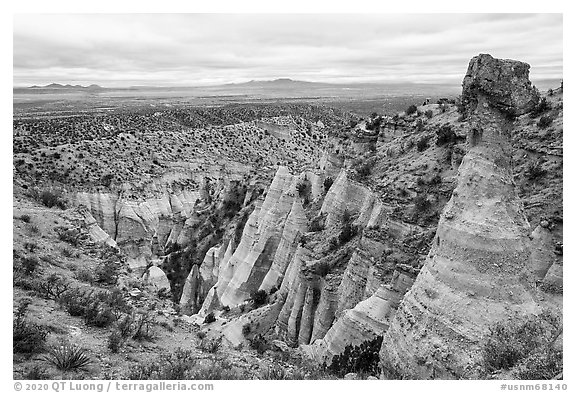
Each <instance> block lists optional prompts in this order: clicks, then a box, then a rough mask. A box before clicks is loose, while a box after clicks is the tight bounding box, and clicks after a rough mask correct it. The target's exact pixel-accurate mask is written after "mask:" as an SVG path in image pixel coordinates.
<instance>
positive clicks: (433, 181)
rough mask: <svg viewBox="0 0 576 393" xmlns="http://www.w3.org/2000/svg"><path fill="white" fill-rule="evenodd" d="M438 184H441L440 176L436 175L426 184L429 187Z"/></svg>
mask: <svg viewBox="0 0 576 393" xmlns="http://www.w3.org/2000/svg"><path fill="white" fill-rule="evenodd" d="M440 183H442V176H440V175H438V174H436V175H434V177H432V179H430V181H429V182H428V184H429V185H431V186H434V185H438V184H440Z"/></svg>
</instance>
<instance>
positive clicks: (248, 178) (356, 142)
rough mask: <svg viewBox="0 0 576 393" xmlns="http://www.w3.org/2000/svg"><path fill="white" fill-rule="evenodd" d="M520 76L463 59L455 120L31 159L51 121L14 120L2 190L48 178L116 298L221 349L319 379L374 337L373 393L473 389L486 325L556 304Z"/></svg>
mask: <svg viewBox="0 0 576 393" xmlns="http://www.w3.org/2000/svg"><path fill="white" fill-rule="evenodd" d="M528 69H529V66H528V65H527V64H525V63H521V62H516V61H511V60H498V59H494V58H492V57H490V56H489V55H480V56H478V57H475V58H474V59H472V61H471V62H470V66H469V69H468V71H467V74H466V76H465V78H464V82H463V94H462V100H461V104H457V103H455V102H454V103H450V102H449V101H448V100H444V101H441V102H439V103H437V104H427V105H423V106H419V107H417V108H416V110H415V111H407V113H401V114H398V115H396V116H394V117H386V116H371V117H370V118H368V119H365V120H363V121H361V122H357V121H354V122H350V121H349V120H350V118H351V117H350V116H347V115H346V116H345V115H342V114H336V113H332V112H330V111H329V110H327V109H325V110H315V111H312V113H309V108H308V107H307V106H304V107H300V108H298V111H300V115H297V114H295V113H294V110H295V108H294V107H292V106H291V107H290V108H289V110H287V112H286V111H285V110H283V109H279V108H272V109H270V108H268V109H266V108H258V110H257V111H255V112H254V113H252V112H249V113H245V112H242V116H241V117H242V119H243V120H244V121H240V122H235V123H234V122H233V121H231V123H233V124H228V125H221V124H218V123H219V122H220V120H218V121H216V123H215V124H213V125H204V124H201V126H202V127H201V128H200V129H198V128H194V127H196V126H199V124H198V123H197V121H199V120H198V119H197V115H198V114H197V113H195V112H182V111H175V112H171V111H168V112H164V113H161V114H159V115H156V114H155V115H152V116H151V117H150V116H149V115H146V116H144V118H145V121H144V120H142V119H140V118H139V117H138V116H136V118H137V119H139V120H137V122H136V124H140V123H139V122H140V121H144V123H145V124H148V123H147V122H148V121H149V123H150V124H148V125H147V126H146V127H147V128H146V129H145V130H143V131H142V130H137V129H132V127H133V126H134V124H135V123H134V122H135V121H136V120H134V118H131V119H124V120H122V121H117V123H116V124H117V125H116V126H114V127H112V128H110V124H109V123H111V120H112V119H113V117H111V118H106V119H104V120H103V121H102V122H101V123H98V124H101V125H102V124H105V125H106V127H104V130H106V131H105V132H103V136H105V137H102V138H99V137H97V138H94V140H85V139H83V138H82V135H81V134H78V133H77V132H75V131H73V130H75V129H76V128H75V127H71V128H70V129H71V130H72V131H70V133H71V135H72V137H73V138H72V139H71V141H72V143H70V144H60V143H59V142H58V140H52V139H50V138H52V137H50V136H46V138H48V139H47V140H45V141H44V142H43V143H44V145H43V146H38V147H36V148H34V149H32V150H30V149H29V148H28V147H26V146H24V147H23V146H22V144H23V143H24V142H26V141H29V136H30V135H29V130H31V129H35V127H36V128H38V127H40V128H42V127H46V124H48V123H50V124H52V123H51V122H54V121H55V120H43V121H42V122H39V123H38V124H36V125H35V124H34V122H31V123H30V124H29V123H28V122H24V123H22V122H18V123H17V124H16V125H15V128H16V129H17V137H18V138H17V140H18V141H19V143H18V144H17V150H16V151H15V153H16V154H15V157H14V159H15V164H14V165H15V166H14V171H15V189H16V190H17V191H18V192H21V193H26V194H28V195H32V196H34V195H35V196H36V197H38V193H39V192H40V191H41V190H36V188H35V187H32V186H31V183H30V181H31V179H36V178H39V177H42V175H43V174H49V173H52V172H54V173H60V174H64V178H62V179H57V178H56V177H54V176H48V179H50V182H49V183H48V186H52V187H54V186H55V185H57V186H59V187H60V188H62V189H63V190H64V191H65V195H67V196H68V199H69V201H70V202H71V204H72V205H73V206H74V209H75V210H74V211H75V214H77V216H78V217H80V218H81V222H80V224H81V227H82V230H83V231H85V233H87V234H88V235H89V236H90V238H91V239H92V241H94V242H98V243H107V244H108V245H110V246H111V247H114V248H117V249H118V250H120V252H121V255H123V257H124V258H125V265H126V268H127V270H126V276H124V277H121V279H119V287H121V288H124V289H125V290H131V291H133V289H130V288H132V287H131V284H130V282H131V280H132V279H134V278H142V279H143V280H144V282H145V283H146V285H148V286H149V287H150V288H153V289H152V290H153V292H155V294H156V296H159V297H162V296H165V295H166V293H167V292H169V293H170V294H171V299H172V301H173V307H174V309H175V310H177V312H179V314H180V315H182V321H184V322H187V323H189V324H191V325H197V326H200V329H201V330H202V334H207V335H209V336H211V337H213V338H218V337H223V338H224V339H225V340H224V342H225V345H227V346H228V347H229V348H241V347H242V346H250V347H252V348H258V351H260V350H262V348H265V347H266V345H268V344H270V343H274V344H273V346H274V347H276V348H282V349H281V351H283V352H284V353H298V354H300V355H302V356H306V357H308V358H310V359H312V360H313V361H314V362H315V363H316V364H325V365H327V366H330V364H331V363H332V362H333V360H334V359H336V357H337V356H341V355H342V354H344V353H349V350H350V348H354V347H360V346H362V345H364V344H366V343H368V342H372V341H373V340H374V339H379V340H382V341H381V342H382V344H381V348H379V351H377V352H379V355H380V366H381V370H382V375H381V376H382V377H384V378H418V379H422V378H478V377H481V376H484V374H482V369H481V363H482V348H483V347H482V346H483V345H484V343H485V341H486V340H485V339H486V337H487V335H488V334H489V332H490V331H491V328H492V327H493V326H494V324H495V323H497V322H499V321H504V320H507V319H509V318H511V316H518V317H522V316H525V315H531V314H535V313H537V312H539V311H540V310H543V309H547V308H556V309H558V308H559V307H561V303H562V295H561V292H562V285H563V284H562V264H563V263H562V199H561V198H562V192H561V191H562V173H561V167H562V144H561V142H560V143H559V142H558V140H560V141H561V134H562V130H561V127H562V91H561V89H559V90H557V91H551V92H549V93H548V95H547V99H548V101H545V102H544V101H543V97H541V96H540V95H539V93H538V92H537V91H536V90H535V89H534V88H533V87H532V85H531V84H530V81H529V79H528ZM235 110H238V108H236V109H235ZM214 111H215V112H214V114H215V115H218V113H219V112H218V110H214ZM298 111H296V112H298ZM408 112H409V113H408ZM208 113H210V112H208ZM231 113H236V112H234V111H232V112H231ZM261 113H266V114H267V115H268V116H260V114H261ZM220 115H221V114H220ZM220 115H218V116H220ZM271 115H277V116H271ZM537 117H539V118H540V120H539V121H538V122H536V120H535V119H536V118H537ZM206 118H210V116H208V115H207V114H206V113H203V114H202V116H201V119H202V121H206ZM547 118H549V122H548V120H546V119H547ZM542 119H544V120H542ZM100 120H102V119H100ZM233 120H234V119H233ZM78 121H80V120H75V121H74V124H77V122H78ZM124 121H127V124H129V125H130V127H128V128H129V129H125V130H124V131H128V132H120V131H123V128H122V127H126V126H125V125H124ZM47 122H48V123H47ZM223 122H224V124H227V122H228V120H226V121H223ZM80 123H81V124H84V125H83V126H85V123H83V122H82V121H80ZM545 123H546V125H545ZM89 124H92V123H89ZM52 126H53V124H52ZM164 126H166V127H169V128H168V129H167V130H163V129H162V127H164ZM117 127H119V128H117ZM100 131H101V130H100ZM132 131H133V132H132ZM44 134H46V133H45V132H43V133H42V135H44ZM47 135H48V134H47ZM77 139H78V140H77ZM118 146H121V148H118ZM126 146H128V147H130V146H132V147H134V148H135V149H137V150H138V151H139V152H140V154H139V156H138V157H136V156H134V155H133V154H132V153H130V154H129V155H128V156H126V157H123V155H124V156H125V155H126V151H125V147H126ZM175 147H178V150H176V151H175V150H174V149H175ZM42 154H44V155H42ZM79 154H82V155H83V157H84V158H85V157H86V156H90V157H92V155H93V156H94V157H100V158H99V160H102V161H105V159H107V160H110V163H111V165H112V166H110V168H107V169H105V168H103V166H100V165H94V164H93V163H92V164H90V163H86V162H82V160H83V158H80V156H79ZM137 155H138V154H137ZM50 157H51V158H52V159H49V158H50ZM101 157H104V158H105V159H103V158H101ZM78 160H80V161H78ZM85 161H88V162H91V161H90V159H89V160H85ZM79 162H80V163H79ZM124 162H126V163H128V164H123V163H124ZM75 165H76V166H77V168H75ZM119 165H120V166H122V168H119V167H118V166H119ZM63 168H64V169H66V168H67V169H66V170H64V169H63ZM68 169H69V170H68ZM109 171H111V172H109ZM107 173H113V174H114V176H112V177H109V176H107V175H106V174H107ZM52 189H54V188H52ZM263 303H268V304H263ZM211 320H213V322H207V321H211ZM378 343H379V341H378ZM183 345H185V344H183ZM379 345H380V344H379ZM289 347H293V348H298V349H289ZM340 360H341V359H340ZM370 373H372V374H375V371H374V370H373V369H372V370H371V371H370Z"/></svg>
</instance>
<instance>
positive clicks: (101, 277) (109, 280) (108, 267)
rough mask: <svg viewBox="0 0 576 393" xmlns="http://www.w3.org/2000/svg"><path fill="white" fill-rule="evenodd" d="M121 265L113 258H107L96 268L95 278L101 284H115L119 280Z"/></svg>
mask: <svg viewBox="0 0 576 393" xmlns="http://www.w3.org/2000/svg"><path fill="white" fill-rule="evenodd" d="M119 274H120V265H119V263H117V262H116V261H114V260H112V259H106V260H104V261H102V262H101V263H99V264H98V266H97V267H96V269H94V279H95V281H96V282H97V283H99V284H105V285H115V284H116V283H117V282H118V276H119Z"/></svg>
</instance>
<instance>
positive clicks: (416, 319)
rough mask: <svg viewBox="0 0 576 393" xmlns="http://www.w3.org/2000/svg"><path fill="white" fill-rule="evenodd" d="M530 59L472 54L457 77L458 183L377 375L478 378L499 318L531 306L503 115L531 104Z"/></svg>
mask: <svg viewBox="0 0 576 393" xmlns="http://www.w3.org/2000/svg"><path fill="white" fill-rule="evenodd" d="M528 70H529V65H528V64H526V63H521V62H518V61H513V60H498V59H494V58H492V57H491V56H489V55H480V56H477V57H474V58H473V59H472V60H471V62H470V65H469V67H468V72H467V73H466V77H465V78H464V82H463V93H462V96H463V98H464V104H465V109H466V111H467V113H468V114H469V121H470V122H471V123H472V124H471V125H472V127H471V128H472V130H473V131H472V133H471V134H470V135H469V137H468V143H469V145H470V150H469V151H468V153H467V154H466V156H465V157H464V159H463V161H462V164H461V166H460V168H459V174H458V186H457V187H456V189H455V190H454V192H453V194H452V198H451V200H450V201H449V202H448V204H447V205H446V207H445V209H444V212H443V215H442V217H441V219H440V221H439V224H438V229H437V233H436V237H435V239H434V244H433V246H432V249H431V250H430V253H429V255H428V258H427V260H426V263H425V265H424V267H423V269H422V271H421V273H420V274H419V276H418V277H417V279H416V281H415V283H414V285H413V287H412V289H411V290H410V291H409V292H408V293H407V294H406V296H405V297H404V299H403V301H402V304H401V305H400V308H399V309H398V312H397V314H396V316H395V318H394V319H393V321H392V323H391V325H390V328H389V329H388V331H387V333H386V334H385V336H384V340H383V344H382V349H381V353H380V359H381V366H382V369H383V377H385V378H391V377H396V378H398V377H403V378H411V379H426V378H436V379H451V378H478V377H479V373H480V372H481V358H482V356H481V343H482V340H483V338H484V337H485V335H486V334H488V333H489V329H490V327H491V326H492V325H494V324H495V323H496V322H498V321H502V320H505V319H507V318H510V317H512V316H514V315H515V314H525V313H533V312H535V311H536V303H535V302H534V300H533V299H532V297H531V295H530V293H529V292H528V290H527V285H526V282H525V281H524V279H523V277H524V275H523V272H524V271H525V269H526V267H527V265H528V261H529V256H530V249H529V241H528V234H529V230H530V228H529V224H528V222H527V220H526V217H525V216H524V214H523V211H522V207H521V203H520V200H519V199H518V196H517V195H516V192H515V189H514V183H513V179H512V173H511V168H510V166H511V165H510V161H511V154H510V150H511V145H510V141H509V129H510V126H511V118H510V115H511V114H512V115H517V114H521V113H526V112H527V111H529V110H530V109H532V108H533V106H534V105H535V104H536V103H537V102H538V93H537V92H536V91H535V90H534V88H533V87H532V85H531V83H530V81H529V79H528Z"/></svg>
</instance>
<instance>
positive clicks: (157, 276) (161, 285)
mask: <svg viewBox="0 0 576 393" xmlns="http://www.w3.org/2000/svg"><path fill="white" fill-rule="evenodd" d="M144 280H145V281H146V282H147V283H148V284H151V285H154V286H155V287H156V288H157V289H158V290H160V289H167V290H170V281H168V277H166V273H164V271H163V270H162V269H160V268H159V267H158V266H151V267H150V268H149V269H148V270H147V271H146V274H144Z"/></svg>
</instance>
